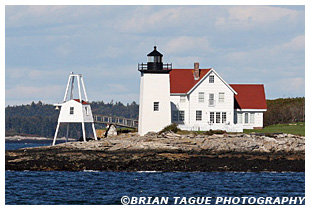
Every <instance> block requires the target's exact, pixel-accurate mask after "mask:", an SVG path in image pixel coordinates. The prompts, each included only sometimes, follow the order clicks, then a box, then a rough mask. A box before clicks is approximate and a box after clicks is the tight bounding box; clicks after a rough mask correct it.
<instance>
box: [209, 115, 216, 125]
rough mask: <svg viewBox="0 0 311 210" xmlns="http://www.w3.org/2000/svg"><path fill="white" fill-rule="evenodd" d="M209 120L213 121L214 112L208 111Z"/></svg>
mask: <svg viewBox="0 0 311 210" xmlns="http://www.w3.org/2000/svg"><path fill="white" fill-rule="evenodd" d="M209 121H210V123H214V122H215V115H214V112H210V113H209Z"/></svg>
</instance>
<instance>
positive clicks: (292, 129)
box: [244, 122, 305, 136]
mask: <svg viewBox="0 0 311 210" xmlns="http://www.w3.org/2000/svg"><path fill="white" fill-rule="evenodd" d="M252 132H255V133H287V134H295V135H302V136H304V135H305V123H304V122H297V123H289V124H276V125H269V126H267V127H264V128H263V129H262V130H253V129H244V133H252Z"/></svg>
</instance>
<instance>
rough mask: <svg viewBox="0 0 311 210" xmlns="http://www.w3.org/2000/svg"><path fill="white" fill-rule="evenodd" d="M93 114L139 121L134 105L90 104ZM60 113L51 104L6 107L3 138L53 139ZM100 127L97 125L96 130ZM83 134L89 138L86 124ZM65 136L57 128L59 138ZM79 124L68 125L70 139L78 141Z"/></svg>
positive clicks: (62, 130)
mask: <svg viewBox="0 0 311 210" xmlns="http://www.w3.org/2000/svg"><path fill="white" fill-rule="evenodd" d="M90 105H91V108H92V112H93V114H103V115H107V116H119V117H125V118H131V119H138V110H139V106H138V104H137V103H136V102H134V101H133V102H132V103H130V104H129V103H128V104H126V105H124V104H123V103H121V102H115V103H114V102H113V101H111V102H110V103H105V102H103V101H97V102H91V103H90ZM58 115H59V111H57V110H55V107H54V106H53V105H51V104H43V103H42V102H41V101H39V102H38V103H35V102H32V103H31V104H27V105H19V106H8V107H6V108H5V133H6V136H9V135H18V134H26V135H32V136H43V137H53V136H54V133H55V129H56V125H57V119H58ZM100 126H101V125H96V128H99V127H100ZM86 133H88V134H92V130H91V125H89V124H86ZM65 135H66V126H65V125H62V124H61V126H60V130H59V134H58V136H65ZM81 135H82V132H81V124H78V123H77V124H70V130H69V137H72V138H79V137H81Z"/></svg>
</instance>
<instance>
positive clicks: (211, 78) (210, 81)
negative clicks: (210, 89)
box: [209, 75, 214, 83]
mask: <svg viewBox="0 0 311 210" xmlns="http://www.w3.org/2000/svg"><path fill="white" fill-rule="evenodd" d="M209 83H214V75H210V76H209Z"/></svg>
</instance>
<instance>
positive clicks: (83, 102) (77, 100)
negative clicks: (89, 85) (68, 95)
mask: <svg viewBox="0 0 311 210" xmlns="http://www.w3.org/2000/svg"><path fill="white" fill-rule="evenodd" d="M73 100H75V101H76V102H79V103H80V99H73ZM82 104H88V103H87V102H85V101H83V100H82Z"/></svg>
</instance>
